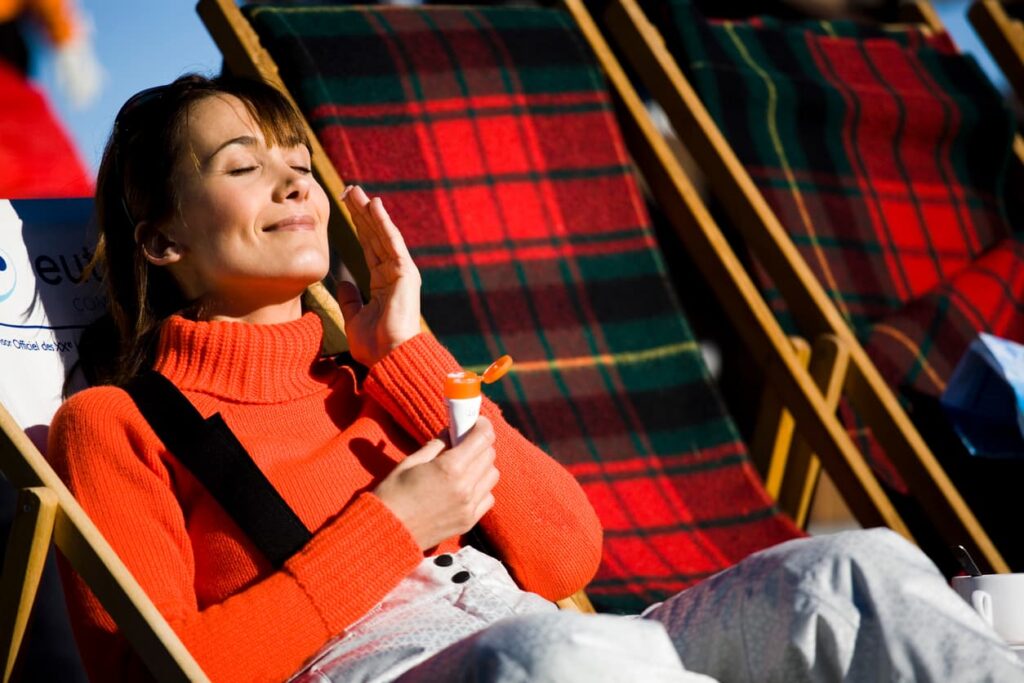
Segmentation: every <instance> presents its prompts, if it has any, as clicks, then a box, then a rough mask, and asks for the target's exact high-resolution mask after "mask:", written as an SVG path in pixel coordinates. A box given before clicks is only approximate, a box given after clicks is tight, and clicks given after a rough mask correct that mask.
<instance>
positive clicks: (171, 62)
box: [36, 0, 1005, 171]
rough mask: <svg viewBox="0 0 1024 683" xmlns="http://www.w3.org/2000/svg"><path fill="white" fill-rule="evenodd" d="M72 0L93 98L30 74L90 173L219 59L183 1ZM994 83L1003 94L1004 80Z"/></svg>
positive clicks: (975, 48)
mask: <svg viewBox="0 0 1024 683" xmlns="http://www.w3.org/2000/svg"><path fill="white" fill-rule="evenodd" d="M78 1H79V4H80V5H81V6H82V7H83V8H84V9H85V11H86V12H87V13H88V14H89V15H90V16H91V18H92V23H93V25H94V36H93V38H94V43H95V46H96V51H97V53H98V55H99V59H100V62H101V63H102V64H103V67H104V69H105V70H106V72H107V81H106V84H105V87H104V89H103V92H102V95H101V97H100V98H99V100H98V101H97V102H96V103H95V104H93V105H92V106H91V107H89V108H88V109H85V110H82V111H75V110H73V109H71V107H70V105H69V104H68V102H67V101H66V100H65V98H64V96H63V94H62V93H60V92H59V90H58V89H57V88H56V87H55V84H54V74H53V65H52V63H51V62H50V60H49V58H48V55H47V54H45V53H42V54H39V59H38V67H37V69H36V72H37V74H36V75H37V81H38V82H39V83H40V84H41V85H42V86H43V87H44V88H45V89H46V90H47V92H48V93H49V94H50V101H51V103H52V104H53V105H54V107H55V108H56V109H57V112H58V115H59V116H60V118H61V120H62V121H63V122H64V125H65V126H66V127H67V129H68V131H69V132H70V133H71V136H72V137H73V138H74V141H75V143H76V145H77V147H78V149H79V151H80V153H81V155H82V157H83V159H84V160H85V162H86V163H87V164H88V165H89V167H90V168H92V170H93V171H95V169H96V167H97V166H98V164H99V159H100V156H101V154H102V153H103V145H104V143H105V142H106V139H107V135H108V134H109V132H110V127H111V125H112V124H113V121H114V115H115V114H116V113H117V110H118V109H119V108H120V106H121V104H122V103H123V102H124V101H125V100H126V99H128V97H130V96H131V95H132V94H133V93H135V92H137V91H139V90H142V89H143V88H147V87H150V86H152V85H157V84H159V83H167V82H168V81H171V80H173V79H174V78H176V77H177V76H180V75H181V74H183V73H187V72H190V71H198V72H200V73H208V74H214V73H216V72H218V71H219V70H220V54H219V52H218V51H217V47H216V45H214V43H213V40H212V39H211V38H210V36H209V34H208V33H207V32H206V28H205V27H204V26H203V24H202V22H201V21H200V20H199V16H198V15H197V14H196V12H195V3H194V2H192V1H190V0H78ZM935 5H936V7H937V9H938V10H939V13H940V15H941V16H942V19H943V21H944V22H945V23H946V26H947V27H948V28H949V29H950V32H951V33H952V34H953V38H954V40H956V42H957V44H958V45H959V46H960V48H961V49H963V50H965V51H968V52H971V53H972V54H974V55H975V56H976V57H979V58H980V59H981V60H982V63H983V67H985V68H986V71H988V72H989V74H990V75H994V77H996V78H1001V77H999V76H998V72H997V70H996V69H995V67H994V65H992V64H991V60H990V58H989V56H988V53H987V52H985V49H984V48H983V47H982V46H981V45H980V43H979V42H978V40H977V38H976V37H975V35H974V32H973V31H972V30H971V28H970V26H969V25H968V24H967V21H966V18H965V15H966V5H967V3H966V1H965V0H950V1H948V2H936V3H935ZM37 54H38V53H37ZM999 85H1000V87H1002V88H1004V89H1005V84H1004V83H1002V82H1001V83H1000V84H999Z"/></svg>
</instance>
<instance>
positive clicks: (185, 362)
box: [154, 313, 330, 403]
mask: <svg viewBox="0 0 1024 683" xmlns="http://www.w3.org/2000/svg"><path fill="white" fill-rule="evenodd" d="M322 334H323V329H322V328H321V326H320V319H319V318H318V317H317V316H316V314H315V313H306V314H305V315H303V316H302V317H301V318H299V319H298V320H295V321H292V322H287V323H281V324H277V325H254V324H250V323H238V322H220V321H207V322H196V321H192V320H187V319H185V318H183V317H181V316H177V315H175V316H171V317H170V318H169V319H168V320H167V321H166V322H165V323H164V326H163V329H162V330H161V332H160V342H159V346H158V347H157V357H156V364H155V366H154V367H155V369H156V370H158V371H159V372H160V373H162V374H163V375H164V376H166V377H167V378H168V379H170V380H171V381H172V382H174V383H175V384H176V385H178V387H179V388H180V389H183V390H192V391H199V392H202V393H205V394H210V395H213V396H217V397H219V398H224V399H227V400H231V401H236V402H240V403H279V402H283V401H288V400H291V399H296V398H301V397H303V396H309V395H310V394H312V393H315V392H316V391H320V390H322V389H323V388H324V387H325V386H326V384H327V383H328V382H329V381H330V376H329V375H328V376H326V377H325V376H323V375H319V374H315V373H314V372H313V365H314V362H315V361H316V359H317V357H318V356H319V354H320V344H321V336H322Z"/></svg>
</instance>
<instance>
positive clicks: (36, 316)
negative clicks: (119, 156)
mask: <svg viewBox="0 0 1024 683" xmlns="http://www.w3.org/2000/svg"><path fill="white" fill-rule="evenodd" d="M91 217H92V200H91V199H41V200H38V199H37V200H24V201H22V200H15V201H7V200H0V402H2V403H3V405H4V407H5V408H6V409H7V411H8V412H10V413H11V415H12V416H13V417H14V419H15V420H17V421H18V423H19V424H20V425H21V426H22V427H23V428H24V429H25V431H26V432H27V433H28V434H29V436H30V437H32V440H33V441H35V442H36V444H37V445H39V446H44V445H45V433H46V425H48V424H49V422H50V419H51V418H52V417H53V413H54V412H55V411H56V410H57V407H58V406H59V405H60V402H61V390H62V387H63V384H64V380H65V377H66V376H67V373H68V371H69V370H70V368H71V367H72V366H73V365H74V363H75V361H76V360H77V358H78V340H79V338H80V337H81V334H82V330H83V329H84V328H85V327H86V325H88V324H89V323H91V322H92V321H93V320H95V319H96V318H98V317H99V316H100V315H101V314H102V313H103V311H104V310H106V298H105V295H104V294H103V292H102V285H101V283H100V282H99V281H98V278H97V277H91V278H89V279H88V280H87V281H85V282H83V281H82V278H83V271H84V269H85V266H86V264H87V263H88V262H89V260H90V259H91V257H92V245H93V244H94V243H95V230H94V229H93V228H92V226H91Z"/></svg>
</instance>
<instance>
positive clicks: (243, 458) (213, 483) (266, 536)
mask: <svg viewBox="0 0 1024 683" xmlns="http://www.w3.org/2000/svg"><path fill="white" fill-rule="evenodd" d="M124 389H125V391H127V392H128V395H129V396H131V397H132V400H133V401H135V405H137V406H138V408H139V411H140V412H141V413H142V416H143V417H145V418H146V420H147V421H148V422H149V424H150V426H151V427H152V428H153V431H154V432H156V435H157V436H158V437H160V440H161V441H163V443H164V446H166V447H167V450H169V451H170V452H171V453H172V454H173V455H174V457H176V458H177V459H178V460H180V461H181V463H182V464H183V465H185V467H187V468H188V470H189V471H190V472H191V473H192V474H193V475H194V476H195V478H196V479H198V480H199V481H200V482H201V483H202V484H203V486H205V487H206V490H207V491H209V492H210V495H212V496H213V497H214V498H215V499H216V500H217V502H218V503H220V505H221V507H222V508H224V510H225V512H227V513H228V515H230V517H231V518H232V519H233V520H235V523H236V524H238V526H239V527H240V528H241V529H242V531H244V532H245V533H246V534H247V535H248V536H249V538H250V539H251V540H252V542H253V543H254V544H255V545H256V547H257V548H259V549H260V551H262V552H263V554H264V555H265V556H266V558H267V559H268V560H270V562H271V564H273V565H274V567H277V568H280V567H281V565H283V564H284V562H285V561H286V560H287V559H288V558H289V557H291V556H292V555H294V554H295V553H296V552H298V550H299V549H300V548H302V547H303V546H304V545H305V544H306V543H307V542H308V541H309V539H310V538H312V534H311V533H310V532H309V529H307V528H306V527H305V525H304V524H303V523H302V520H300V519H299V518H298V516H297V515H296V514H295V511H294V510H292V509H291V507H289V506H288V503H286V502H285V500H284V498H282V497H281V494H280V493H278V492H277V489H275V488H274V485H273V484H271V483H270V481H269V480H268V479H267V478H266V476H264V474H263V472H261V471H260V469H259V468H258V467H257V466H256V463H255V462H253V460H252V458H251V457H250V456H249V453H248V452H247V451H246V450H245V447H244V446H243V445H242V444H241V443H239V441H238V439H237V438H236V437H235V435H234V433H233V432H232V431H231V429H230V428H229V427H228V426H227V424H226V423H225V422H224V419H223V418H222V417H221V416H220V413H214V414H213V415H211V416H210V417H209V419H203V416H202V415H201V414H200V413H199V411H198V410H196V408H195V406H193V405H192V403H191V401H189V400H188V399H187V398H185V395H184V394H182V393H181V391H179V390H178V388H177V387H176V386H174V383H173V382H171V381H170V380H169V379H167V378H166V377H164V376H163V375H161V374H160V373H159V372H155V371H152V370H150V371H147V372H144V373H142V374H140V375H139V376H138V377H136V378H134V379H133V380H131V381H130V382H129V383H128V384H127V385H125V387H124Z"/></svg>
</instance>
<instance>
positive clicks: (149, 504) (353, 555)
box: [49, 387, 422, 681]
mask: <svg viewBox="0 0 1024 683" xmlns="http://www.w3.org/2000/svg"><path fill="white" fill-rule="evenodd" d="M49 453H50V457H51V459H52V460H53V463H54V466H55V469H56V470H57V471H58V473H59V474H60V476H61V477H62V479H63V480H64V481H65V482H66V483H67V485H68V487H69V488H70V490H71V492H72V493H73V494H74V496H75V498H76V499H77V500H78V502H79V503H80V504H81V505H82V507H83V508H84V509H85V511H86V512H87V513H88V514H89V515H90V517H91V518H92V520H93V522H94V523H95V524H96V525H97V527H98V528H99V529H100V531H101V532H102V533H103V535H104V536H105V537H106V539H107V540H108V542H109V543H110V544H111V546H113V548H114V550H115V551H116V552H117V554H118V555H119V556H120V558H121V560H122V561H123V562H124V563H125V565H126V566H127V567H128V569H129V570H130V571H131V572H132V574H133V575H134V576H135V578H136V580H137V581H138V582H139V583H140V584H141V586H142V588H143V589H144V590H145V591H146V593H147V594H148V595H149V597H150V599H151V600H152V601H153V603H154V604H155V605H156V607H157V608H158V609H159V610H160V612H161V613H162V614H163V615H164V617H165V618H166V619H167V621H168V622H169V624H170V625H171V627H172V628H173V629H174V630H175V631H176V632H177V633H178V635H179V636H180V637H181V639H182V641H183V642H184V644H185V646H186V647H187V648H188V649H189V651H190V652H191V653H192V654H193V656H194V657H195V658H196V660H197V661H198V663H199V665H200V666H201V667H202V668H203V669H204V671H205V672H206V673H207V675H208V676H209V677H210V679H211V680H213V681H263V680H267V681H271V680H275V681H280V680H284V679H285V678H287V677H288V676H289V675H290V674H292V673H294V672H295V671H296V670H297V669H298V668H299V667H300V666H301V665H302V663H303V662H304V661H305V660H306V659H307V658H308V657H309V656H310V655H312V654H314V653H315V652H316V651H317V650H318V649H319V648H320V647H321V646H322V645H323V644H324V643H325V642H326V641H327V640H328V639H329V638H331V637H332V636H334V635H336V634H338V633H339V632H340V631H342V630H343V629H344V628H345V627H346V626H348V625H349V624H350V623H352V622H353V621H355V620H356V619H358V618H359V617H360V616H362V615H363V614H364V613H365V612H366V611H367V610H369V609H370V608H371V607H372V606H373V605H374V604H376V603H377V602H379V601H380V599H381V598H383V596H384V595H385V594H386V593H387V592H388V591H389V590H391V589H392V588H393V587H394V586H395V585H397V584H398V582H399V581H400V580H401V579H402V578H403V577H404V576H406V575H407V574H408V573H409V572H410V571H412V569H414V568H415V566H416V565H417V564H418V562H419V561H420V560H421V559H422V553H421V552H420V549H419V547H418V546H417V544H416V542H415V541H414V539H413V538H412V536H411V535H410V534H409V532H408V530H406V528H405V526H404V525H403V524H402V523H401V522H400V521H399V520H398V519H397V518H395V517H394V516H393V515H392V514H391V512H390V511H389V510H388V508H387V507H386V506H385V505H383V504H382V503H381V502H380V501H379V500H378V499H377V498H376V497H375V496H374V495H372V494H369V493H363V494H361V495H359V496H358V497H356V498H354V499H353V501H352V502H351V503H350V504H349V505H348V506H347V507H346V508H345V509H343V510H342V511H341V512H340V513H339V514H338V515H337V516H336V517H334V518H333V519H332V520H330V521H329V522H327V523H326V524H325V525H324V527H322V528H321V529H320V530H319V531H318V532H317V533H316V534H315V535H314V537H313V539H312V540H311V541H310V542H309V543H308V544H307V545H306V547H305V548H303V549H302V550H301V551H300V552H299V553H297V554H296V555H295V556H294V557H292V558H291V559H290V560H289V561H288V562H286V563H285V565H284V567H283V568H282V569H281V570H279V571H276V572H274V573H272V574H270V575H268V576H266V577H264V578H263V579H262V580H260V581H258V582H255V583H254V584H252V585H250V586H248V587H247V588H245V589H244V590H241V591H239V592H238V593H235V594H234V595H232V596H231V597H230V598H228V599H227V600H225V601H224V602H222V603H220V604H216V605H211V606H207V607H205V608H204V609H199V606H198V604H197V598H196V593H195V588H194V579H195V561H194V557H193V554H192V547H191V544H190V541H189V536H188V532H187V528H186V521H185V518H184V514H183V511H182V507H181V505H180V504H179V502H178V500H177V498H176V497H175V493H174V482H173V480H172V477H171V473H170V471H169V470H168V468H167V467H166V466H165V464H164V463H163V462H162V460H161V459H160V457H159V453H160V447H159V442H158V441H157V439H156V437H155V435H154V434H153V433H152V431H151V429H150V427H149V425H148V424H147V423H146V422H145V420H144V419H143V418H142V416H141V415H139V413H138V410H137V409H136V408H135V405H134V403H132V402H131V399H130V398H128V396H127V394H125V393H124V392H123V391H121V390H119V389H114V388H111V387H100V388H96V389H90V390H87V391H85V392H82V393H80V394H77V395H76V396H74V397H72V398H71V399H69V400H68V401H67V402H66V403H65V404H64V406H62V408H61V409H60V411H58V413H57V415H56V416H55V417H54V420H53V423H52V425H51V430H50V446H49ZM68 587H69V593H70V599H71V601H72V613H73V615H74V617H75V622H76V623H75V627H76V628H75V630H76V636H77V638H78V640H79V647H80V650H81V651H82V654H83V657H84V658H85V660H86V666H87V667H88V669H89V671H90V674H91V676H92V677H93V679H94V680H110V679H111V678H123V679H129V678H131V677H132V676H131V675H129V674H128V670H129V669H128V667H130V666H137V665H138V662H137V660H134V661H133V655H132V654H131V653H130V652H128V651H127V650H126V648H127V645H126V644H125V642H124V641H123V639H121V638H120V637H118V636H117V634H116V627H115V626H114V624H113V622H112V620H111V619H110V617H109V616H108V615H107V614H106V612H105V611H104V610H103V608H102V607H101V606H100V605H99V603H98V602H97V601H96V599H95V598H94V597H93V596H92V595H91V594H90V593H89V591H88V590H87V589H86V588H85V586H84V584H83V583H82V581H81V580H80V579H79V578H77V577H75V578H74V579H73V580H71V581H70V582H68ZM115 671H117V672H120V674H121V675H120V676H112V673H113V672H115Z"/></svg>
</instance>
